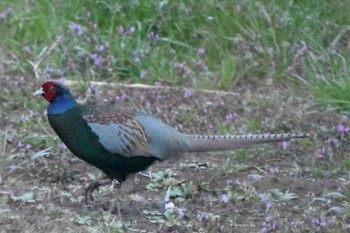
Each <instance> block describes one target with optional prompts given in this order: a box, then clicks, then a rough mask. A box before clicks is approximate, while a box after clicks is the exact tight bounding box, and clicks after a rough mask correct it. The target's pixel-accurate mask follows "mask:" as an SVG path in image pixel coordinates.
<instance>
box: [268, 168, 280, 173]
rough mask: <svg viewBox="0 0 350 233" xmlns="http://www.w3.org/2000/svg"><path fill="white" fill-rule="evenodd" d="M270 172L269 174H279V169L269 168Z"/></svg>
mask: <svg viewBox="0 0 350 233" xmlns="http://www.w3.org/2000/svg"><path fill="white" fill-rule="evenodd" d="M268 170H269V172H270V173H271V174H275V173H278V168H277V167H269V168H268Z"/></svg>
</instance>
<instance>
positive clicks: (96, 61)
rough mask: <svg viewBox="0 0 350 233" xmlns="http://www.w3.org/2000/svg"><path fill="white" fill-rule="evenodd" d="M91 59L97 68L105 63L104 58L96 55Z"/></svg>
mask: <svg viewBox="0 0 350 233" xmlns="http://www.w3.org/2000/svg"><path fill="white" fill-rule="evenodd" d="M91 59H92V60H93V61H94V64H95V65H97V66H99V65H101V64H102V62H103V57H102V56H101V55H99V54H96V53H94V54H92V55H91Z"/></svg>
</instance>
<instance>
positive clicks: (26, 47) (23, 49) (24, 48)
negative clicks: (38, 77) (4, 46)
mask: <svg viewBox="0 0 350 233" xmlns="http://www.w3.org/2000/svg"><path fill="white" fill-rule="evenodd" d="M22 51H23V52H25V53H30V47H29V46H28V45H26V46H23V47H22Z"/></svg>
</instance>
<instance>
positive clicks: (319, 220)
mask: <svg viewBox="0 0 350 233" xmlns="http://www.w3.org/2000/svg"><path fill="white" fill-rule="evenodd" d="M311 224H312V225H313V226H314V227H321V228H322V227H325V226H326V225H327V223H326V221H324V219H322V218H313V219H312V220H311Z"/></svg>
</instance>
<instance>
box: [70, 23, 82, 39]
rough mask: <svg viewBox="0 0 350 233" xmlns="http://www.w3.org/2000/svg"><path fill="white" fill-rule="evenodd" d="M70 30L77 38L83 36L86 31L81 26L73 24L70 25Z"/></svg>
mask: <svg viewBox="0 0 350 233" xmlns="http://www.w3.org/2000/svg"><path fill="white" fill-rule="evenodd" d="M69 29H70V30H71V31H72V32H74V33H75V34H76V35H77V36H82V35H83V34H84V29H83V28H82V26H81V25H80V24H77V23H71V24H69Z"/></svg>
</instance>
